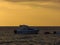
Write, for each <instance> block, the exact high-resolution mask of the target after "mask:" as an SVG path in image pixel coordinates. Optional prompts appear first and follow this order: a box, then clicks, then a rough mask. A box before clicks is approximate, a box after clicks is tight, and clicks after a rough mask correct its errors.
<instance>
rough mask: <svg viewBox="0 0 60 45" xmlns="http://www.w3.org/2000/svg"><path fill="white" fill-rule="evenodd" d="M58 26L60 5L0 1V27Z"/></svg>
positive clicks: (44, 2)
mask: <svg viewBox="0 0 60 45" xmlns="http://www.w3.org/2000/svg"><path fill="white" fill-rule="evenodd" d="M21 24H25V25H31V26H60V3H59V2H55V1H19V2H17V1H15V2H14V1H9V0H8V1H7V0H0V26H18V25H21Z"/></svg>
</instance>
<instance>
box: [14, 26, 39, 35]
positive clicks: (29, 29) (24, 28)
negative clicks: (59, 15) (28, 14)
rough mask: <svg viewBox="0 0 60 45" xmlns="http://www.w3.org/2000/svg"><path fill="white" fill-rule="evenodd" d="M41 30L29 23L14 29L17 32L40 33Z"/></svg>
mask: <svg viewBox="0 0 60 45" xmlns="http://www.w3.org/2000/svg"><path fill="white" fill-rule="evenodd" d="M38 32H39V30H38V29H36V28H32V27H30V26H27V25H20V26H19V28H18V29H15V30H14V33H15V34H38Z"/></svg>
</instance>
